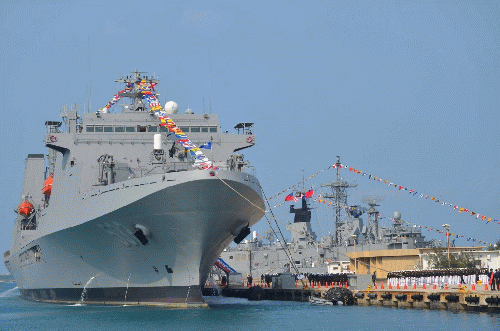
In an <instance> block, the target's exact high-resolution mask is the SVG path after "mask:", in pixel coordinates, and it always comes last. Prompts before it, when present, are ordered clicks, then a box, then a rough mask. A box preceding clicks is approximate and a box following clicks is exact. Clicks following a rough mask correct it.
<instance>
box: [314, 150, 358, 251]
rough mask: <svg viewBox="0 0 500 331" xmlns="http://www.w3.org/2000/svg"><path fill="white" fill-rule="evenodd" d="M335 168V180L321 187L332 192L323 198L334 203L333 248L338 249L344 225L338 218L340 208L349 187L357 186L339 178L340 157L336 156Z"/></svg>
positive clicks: (345, 203) (345, 204)
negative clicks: (327, 188)
mask: <svg viewBox="0 0 500 331" xmlns="http://www.w3.org/2000/svg"><path fill="white" fill-rule="evenodd" d="M335 167H336V169H337V178H336V180H335V181H334V182H331V183H329V184H324V185H321V186H322V187H330V188H331V189H332V192H333V195H325V198H327V199H333V200H334V203H335V204H334V206H335V207H334V208H335V246H337V247H339V246H340V245H341V243H342V238H340V228H341V226H342V225H343V224H344V221H343V220H342V219H341V217H340V213H341V212H342V207H345V206H347V189H348V188H350V187H356V186H357V185H354V184H349V183H348V182H347V181H346V180H344V179H343V178H341V177H340V168H341V167H342V164H341V163H340V156H337V163H335Z"/></svg>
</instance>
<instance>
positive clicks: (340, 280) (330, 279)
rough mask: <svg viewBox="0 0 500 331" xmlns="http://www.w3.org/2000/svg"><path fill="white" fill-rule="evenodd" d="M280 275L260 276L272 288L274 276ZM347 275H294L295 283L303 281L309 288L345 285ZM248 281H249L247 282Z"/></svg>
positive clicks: (262, 281) (263, 282) (262, 282)
mask: <svg viewBox="0 0 500 331" xmlns="http://www.w3.org/2000/svg"><path fill="white" fill-rule="evenodd" d="M277 275H278V274H262V275H261V276H260V283H261V284H266V285H267V286H270V284H271V283H272V279H273V276H277ZM347 275H348V274H311V273H305V274H303V275H294V276H295V281H299V280H301V279H303V280H304V281H305V282H306V283H308V284H309V286H313V285H314V286H318V285H321V286H326V284H327V283H328V284H329V285H331V284H345V283H347ZM247 281H248V280H247Z"/></svg>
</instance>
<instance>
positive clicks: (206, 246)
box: [4, 69, 265, 307]
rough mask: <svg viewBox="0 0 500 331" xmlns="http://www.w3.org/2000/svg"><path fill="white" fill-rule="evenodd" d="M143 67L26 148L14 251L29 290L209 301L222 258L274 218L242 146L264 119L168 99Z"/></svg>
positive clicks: (93, 299)
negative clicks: (229, 118) (225, 117)
mask: <svg viewBox="0 0 500 331" xmlns="http://www.w3.org/2000/svg"><path fill="white" fill-rule="evenodd" d="M143 74H145V73H143V72H139V71H137V69H136V70H135V72H133V73H132V74H131V75H130V76H126V77H120V78H119V79H118V80H116V81H115V82H118V83H120V84H124V85H125V86H124V88H123V89H121V90H120V91H119V92H118V93H117V94H115V95H114V97H113V98H112V100H111V101H110V102H109V103H108V104H107V105H106V106H105V107H103V108H101V109H99V110H98V111H95V112H90V111H89V112H87V113H83V114H81V112H80V111H79V110H78V109H77V107H76V106H72V107H65V109H63V110H62V112H61V113H60V116H61V118H62V120H59V121H47V122H45V127H46V133H45V137H44V142H45V146H46V147H47V148H48V153H47V154H46V155H44V154H29V155H28V156H27V158H26V163H25V170H24V178H23V183H22V189H21V197H20V204H19V206H16V207H15V212H16V218H15V220H14V226H13V236H12V245H11V248H10V250H9V251H7V252H5V253H4V263H5V265H6V267H7V269H8V270H9V272H10V273H11V274H12V275H13V277H14V278H15V280H16V282H17V285H18V287H19V290H20V292H21V296H22V297H23V298H25V299H31V300H35V301H49V302H65V303H85V304H87V303H97V304H102V303H106V304H122V303H125V304H140V305H159V306H165V307H206V306H207V305H206V303H205V302H204V300H203V298H202V295H201V290H200V284H203V283H204V282H205V279H206V277H207V274H208V272H209V270H210V268H211V266H212V265H213V264H214V262H215V261H216V259H217V257H218V256H219V255H220V253H221V252H222V250H223V249H224V248H226V247H227V246H228V245H229V243H230V242H231V241H233V240H234V241H235V242H240V241H241V240H243V238H245V237H246V236H247V235H248V234H249V233H250V230H249V228H250V227H251V226H252V225H253V224H255V223H256V222H257V221H259V220H260V219H261V217H262V216H263V213H264V209H265V207H264V201H263V198H262V190H261V186H260V183H259V181H258V180H257V178H256V177H255V169H254V168H252V167H251V166H249V165H248V163H249V162H248V161H246V160H244V157H243V155H242V154H241V152H240V151H242V150H244V149H246V148H249V147H252V146H254V145H255V135H254V134H253V133H252V132H251V129H252V126H253V123H239V124H237V125H236V126H235V128H236V129H237V130H238V133H237V134H229V133H227V131H226V132H222V131H221V127H220V125H219V120H218V117H217V115H213V114H194V112H193V111H192V110H190V109H188V110H187V111H186V112H185V113H184V114H180V113H178V106H177V104H176V103H175V102H173V101H169V102H167V103H166V104H165V107H162V106H161V105H160V103H159V101H158V97H159V94H158V93H156V85H157V84H158V82H159V81H158V79H156V78H155V77H151V76H149V77H148V76H145V75H143ZM121 86H123V85H121ZM125 100H129V101H130V102H129V103H124V102H122V101H125ZM119 101H120V103H121V104H118V102H119ZM115 104H116V106H121V108H122V109H121V110H119V109H116V108H118V107H114V106H115ZM197 146H200V147H204V148H205V149H204V150H202V149H200V148H199V147H197Z"/></svg>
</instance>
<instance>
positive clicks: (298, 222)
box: [221, 157, 433, 278]
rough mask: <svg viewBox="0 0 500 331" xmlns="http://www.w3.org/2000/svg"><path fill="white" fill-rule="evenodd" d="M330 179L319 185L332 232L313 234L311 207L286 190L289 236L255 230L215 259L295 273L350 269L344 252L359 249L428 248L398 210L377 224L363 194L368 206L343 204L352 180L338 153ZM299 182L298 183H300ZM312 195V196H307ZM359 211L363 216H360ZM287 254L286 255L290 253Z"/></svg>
mask: <svg viewBox="0 0 500 331" xmlns="http://www.w3.org/2000/svg"><path fill="white" fill-rule="evenodd" d="M335 168H336V169H337V176H336V179H335V180H334V181H332V182H329V183H326V184H323V185H322V186H323V187H327V188H328V189H330V190H331V194H327V195H324V196H323V197H322V198H323V199H329V200H331V201H332V202H333V203H332V204H329V205H330V206H331V207H333V209H334V218H335V219H334V226H335V232H334V233H333V234H328V235H327V236H325V237H323V238H318V236H317V235H316V233H314V231H313V230H312V227H311V207H310V206H309V204H308V198H307V197H308V196H309V195H308V194H306V192H305V190H304V188H302V191H295V192H293V193H292V196H293V200H292V201H291V202H290V203H293V201H296V202H299V201H300V207H299V208H296V207H295V205H294V204H291V205H290V213H291V214H294V219H293V223H288V224H287V226H286V229H287V230H288V231H290V232H291V240H290V241H289V242H286V243H285V242H284V240H283V239H284V238H281V241H280V238H277V234H276V233H275V232H274V231H268V232H267V233H266V234H265V235H264V238H258V236H257V234H256V232H255V231H254V232H253V235H252V237H251V239H250V240H244V241H243V242H241V243H240V244H239V245H236V246H231V247H228V248H227V249H225V250H224V251H223V252H222V254H221V258H222V259H223V260H224V261H226V262H227V264H229V265H230V266H231V267H232V268H234V269H235V270H236V271H237V272H238V273H241V274H242V275H251V276H252V277H254V278H255V277H259V276H261V275H263V274H264V275H265V274H276V273H280V272H282V271H290V272H292V273H295V274H306V273H312V274H327V273H350V272H352V271H353V270H349V258H348V256H347V253H349V252H355V251H356V249H357V250H358V252H359V251H361V250H364V251H367V250H392V249H413V248H424V247H431V246H432V245H433V243H432V241H426V240H425V237H424V236H423V235H422V231H421V229H420V228H418V227H411V226H408V225H406V224H405V222H404V221H402V220H401V213H400V212H399V211H395V212H394V213H393V215H392V224H391V225H390V226H381V225H380V214H379V211H378V210H377V209H376V207H378V206H379V205H377V203H376V201H375V200H374V199H368V200H369V201H367V202H368V207H362V206H358V205H355V206H349V205H348V201H347V199H348V192H347V190H348V189H349V188H351V187H355V185H354V184H352V183H349V182H348V181H347V180H345V179H344V178H342V177H341V176H340V173H339V169H340V168H341V163H340V157H337V163H336V166H335ZM302 186H303V185H302ZM310 200H312V199H310ZM363 215H366V216H368V217H367V219H366V220H364V219H363V217H362V216H363ZM290 257H291V258H290Z"/></svg>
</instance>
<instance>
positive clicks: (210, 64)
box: [208, 52, 212, 115]
mask: <svg viewBox="0 0 500 331" xmlns="http://www.w3.org/2000/svg"><path fill="white" fill-rule="evenodd" d="M210 76H212V58H211V57H210V52H209V53H208V107H209V110H210V115H212V90H211V89H210Z"/></svg>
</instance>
